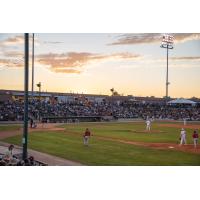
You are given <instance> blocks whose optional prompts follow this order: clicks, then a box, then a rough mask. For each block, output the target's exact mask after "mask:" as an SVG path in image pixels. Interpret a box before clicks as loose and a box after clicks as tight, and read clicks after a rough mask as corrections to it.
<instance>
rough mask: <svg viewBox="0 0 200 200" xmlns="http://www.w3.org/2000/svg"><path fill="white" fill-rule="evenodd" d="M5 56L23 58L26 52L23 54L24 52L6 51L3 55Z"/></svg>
mask: <svg viewBox="0 0 200 200" xmlns="http://www.w3.org/2000/svg"><path fill="white" fill-rule="evenodd" d="M3 55H4V56H6V57H14V58H16V57H17V58H23V57H24V52H22V51H5V52H4V53H3Z"/></svg>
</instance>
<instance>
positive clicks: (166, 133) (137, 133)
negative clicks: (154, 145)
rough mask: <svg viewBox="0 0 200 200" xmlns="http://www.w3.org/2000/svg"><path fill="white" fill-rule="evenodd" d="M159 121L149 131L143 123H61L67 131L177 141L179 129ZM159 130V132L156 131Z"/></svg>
mask: <svg viewBox="0 0 200 200" xmlns="http://www.w3.org/2000/svg"><path fill="white" fill-rule="evenodd" d="M159 124H161V123H153V125H152V128H151V129H152V131H151V133H146V132H143V131H144V130H145V123H135V122H134V123H80V124H76V125H74V124H67V125H62V127H64V128H65V130H66V131H67V132H69V133H70V132H73V133H77V134H82V133H83V132H84V130H85V129H86V128H89V129H90V130H91V132H92V134H94V135H97V136H103V137H113V138H120V139H125V140H134V141H138V142H158V143H178V142H179V136H180V129H179V128H174V127H161V126H159ZM158 131H160V132H158ZM186 131H187V142H188V143H193V140H192V132H193V130H192V129H186Z"/></svg>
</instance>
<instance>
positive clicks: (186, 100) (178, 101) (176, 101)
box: [168, 98, 196, 105]
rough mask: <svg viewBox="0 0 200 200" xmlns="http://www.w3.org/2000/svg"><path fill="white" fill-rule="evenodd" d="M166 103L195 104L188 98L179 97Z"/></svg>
mask: <svg viewBox="0 0 200 200" xmlns="http://www.w3.org/2000/svg"><path fill="white" fill-rule="evenodd" d="M168 104H193V105H194V104H196V102H194V101H191V100H188V99H183V98H180V99H174V100H172V101H169V102H168Z"/></svg>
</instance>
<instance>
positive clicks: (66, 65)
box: [37, 52, 141, 74]
mask: <svg viewBox="0 0 200 200" xmlns="http://www.w3.org/2000/svg"><path fill="white" fill-rule="evenodd" d="M140 57H141V56H140V55H136V54H131V53H128V52H125V53H114V54H109V55H104V54H93V53H88V52H78V53H77V52H68V53H63V54H55V53H49V54H42V55H38V56H37V62H39V63H40V64H43V65H47V66H48V67H49V69H50V70H51V71H54V72H57V73H77V74H79V73H81V72H82V71H83V67H86V66H87V65H89V64H92V63H97V62H103V61H109V60H111V61H116V60H132V59H138V58H140Z"/></svg>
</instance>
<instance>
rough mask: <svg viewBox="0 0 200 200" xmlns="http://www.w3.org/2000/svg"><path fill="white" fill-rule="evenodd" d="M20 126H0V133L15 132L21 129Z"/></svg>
mask: <svg viewBox="0 0 200 200" xmlns="http://www.w3.org/2000/svg"><path fill="white" fill-rule="evenodd" d="M21 127H22V126H21V125H17V124H13V125H10V124H9V125H7V124H5V125H4V124H2V125H0V131H17V130H19V129H20V128H21Z"/></svg>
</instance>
